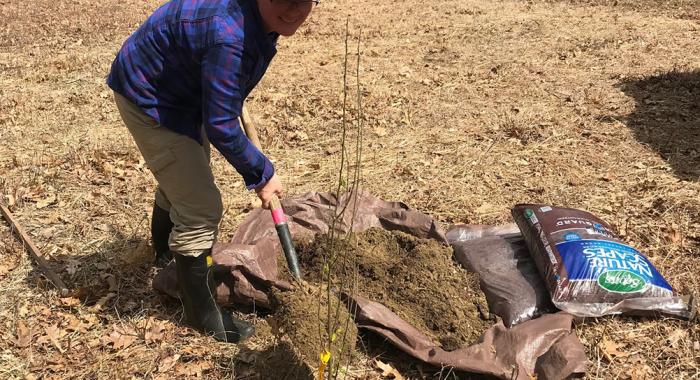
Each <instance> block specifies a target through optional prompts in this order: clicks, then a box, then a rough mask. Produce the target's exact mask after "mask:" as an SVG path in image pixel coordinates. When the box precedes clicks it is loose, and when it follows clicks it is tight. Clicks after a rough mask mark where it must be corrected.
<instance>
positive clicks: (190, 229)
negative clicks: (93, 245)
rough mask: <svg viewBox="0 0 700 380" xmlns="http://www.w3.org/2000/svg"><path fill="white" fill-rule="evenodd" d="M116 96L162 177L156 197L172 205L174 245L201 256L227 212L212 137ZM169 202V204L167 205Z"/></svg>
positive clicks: (174, 248)
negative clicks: (186, 130) (200, 136)
mask: <svg viewBox="0 0 700 380" xmlns="http://www.w3.org/2000/svg"><path fill="white" fill-rule="evenodd" d="M114 96H115V102H116V103H117V108H118V109H119V113H120V114H121V116H122V120H124V124H126V126H127V128H128V129H129V132H130V133H131V135H132V136H133V138H134V141H135V142H136V145H137V146H138V148H139V150H140V151H141V154H142V155H143V158H144V160H145V161H146V164H147V165H148V167H149V169H150V170H151V172H152V173H153V176H154V177H155V178H156V181H157V182H158V190H157V194H156V203H157V204H158V206H160V207H161V208H163V209H166V210H167V209H169V210H170V219H171V220H172V222H173V224H174V227H173V230H172V232H171V233H170V240H169V243H168V244H169V247H170V250H172V251H174V252H176V253H178V254H181V255H185V256H197V255H199V254H200V253H201V252H202V251H203V250H207V249H210V248H211V247H212V246H213V244H214V241H216V236H217V233H218V228H219V222H220V221H221V216H222V213H223V204H222V202H221V193H220V192H219V189H218V188H217V187H216V184H215V183H214V176H213V174H212V172H211V168H210V166H209V143H208V142H207V141H205V142H204V144H203V145H200V144H199V143H198V142H197V141H195V140H193V139H191V138H189V137H187V136H185V135H181V134H179V133H176V132H173V131H171V130H169V129H167V128H165V127H162V126H160V125H159V124H158V123H157V122H156V121H155V120H154V119H153V118H151V117H150V116H148V115H146V114H145V113H144V112H143V111H141V109H139V108H138V107H137V106H136V105H134V104H133V103H131V102H130V101H128V100H127V99H126V98H124V97H123V96H121V95H119V94H117V93H115V94H114ZM165 206H168V207H165Z"/></svg>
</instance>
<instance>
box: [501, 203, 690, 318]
mask: <svg viewBox="0 0 700 380" xmlns="http://www.w3.org/2000/svg"><path fill="white" fill-rule="evenodd" d="M512 214H513V217H514V218H515V221H516V223H517V224H518V227H519V228H520V231H521V232H522V234H523V237H524V238H525V241H526V242H527V246H528V249H529V250H530V254H531V255H532V256H533V259H534V260H535V263H536V264H537V268H538V270H539V272H540V274H541V275H542V277H543V278H544V280H545V282H546V284H547V288H548V290H549V293H550V295H551V297H552V302H553V303H554V305H555V306H556V307H558V308H559V309H561V310H564V311H566V312H569V313H571V314H573V315H576V316H580V317H599V316H602V315H607V314H619V313H630V314H646V313H649V312H660V313H664V314H669V315H674V316H678V317H681V318H688V319H690V318H691V317H693V315H691V314H693V313H691V311H692V308H691V307H690V305H689V303H688V302H686V300H684V299H683V298H681V297H677V296H675V295H674V292H673V289H671V286H670V285H669V284H668V282H666V280H665V279H664V278H663V276H661V275H660V274H659V272H658V271H657V270H656V268H654V266H653V265H652V264H651V262H650V261H649V260H648V259H647V258H646V257H645V256H644V255H642V254H641V253H639V251H637V250H636V249H634V248H632V247H630V246H629V245H626V244H624V243H623V242H622V241H621V240H620V239H619V238H618V237H617V236H616V235H615V233H614V232H613V231H612V229H611V227H610V226H609V225H608V224H607V223H605V222H603V221H602V220H600V219H598V218H597V217H595V216H594V215H593V214H590V213H588V212H585V211H581V210H576V209H570V208H560V207H554V206H548V205H541V204H519V205H516V206H515V207H514V208H513V209H512Z"/></svg>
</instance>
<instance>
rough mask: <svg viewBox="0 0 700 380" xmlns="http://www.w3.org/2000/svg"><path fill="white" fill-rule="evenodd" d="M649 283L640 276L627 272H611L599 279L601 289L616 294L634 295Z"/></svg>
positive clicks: (604, 273)
mask: <svg viewBox="0 0 700 380" xmlns="http://www.w3.org/2000/svg"><path fill="white" fill-rule="evenodd" d="M646 284H647V282H646V281H645V280H644V279H643V278H642V277H641V276H639V275H638V274H635V273H632V272H630V271H626V270H610V271H607V272H603V273H602V274H601V275H600V276H599V277H598V285H600V287H601V288H603V289H605V290H607V291H610V292H615V293H634V292H638V291H640V290H642V289H644V287H645V286H646Z"/></svg>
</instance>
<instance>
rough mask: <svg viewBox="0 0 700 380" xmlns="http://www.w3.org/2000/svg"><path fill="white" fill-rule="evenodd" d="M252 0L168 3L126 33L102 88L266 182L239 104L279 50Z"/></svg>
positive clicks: (268, 170)
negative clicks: (204, 141) (204, 143)
mask: <svg viewBox="0 0 700 380" xmlns="http://www.w3.org/2000/svg"><path fill="white" fill-rule="evenodd" d="M276 41H277V35H275V34H267V33H266V32H265V30H264V27H263V24H262V19H261V16H260V13H259V11H258V8H257V3H256V1H255V0H172V1H170V2H168V3H166V4H165V5H163V6H161V7H160V8H158V9H157V10H156V11H155V12H154V13H153V14H152V15H151V16H150V17H149V18H148V19H147V20H146V22H145V23H144V24H143V25H141V27H140V28H138V30H136V32H134V34H132V35H131V36H130V37H129V38H128V39H127V40H126V42H124V45H123V46H122V48H121V50H120V51H119V53H118V54H117V57H116V59H115V60H114V62H113V63H112V69H111V71H110V73H109V76H108V78H107V84H108V85H109V87H110V88H112V89H113V90H114V91H116V92H117V93H119V94H121V95H123V96H124V97H126V98H127V99H129V100H130V101H131V102H133V103H134V104H136V105H137V106H139V107H140V108H141V109H142V110H143V111H144V112H145V113H146V114H148V115H149V116H151V117H153V118H154V119H155V120H156V121H158V123H160V125H162V126H164V127H166V128H169V129H171V130H173V131H175V132H178V133H181V134H183V135H187V136H189V137H191V138H193V139H195V140H197V141H198V142H199V143H200V144H201V143H202V136H201V130H202V125H204V130H205V131H206V134H207V137H208V138H209V141H210V142H211V143H212V145H214V146H215V147H216V149H218V150H219V152H221V153H222V154H223V155H224V157H226V159H227V160H228V162H230V163H231V164H232V165H233V166H234V168H235V169H236V170H237V171H238V172H239V173H240V174H241V175H242V176H243V179H244V181H245V183H246V186H247V187H248V189H252V188H256V187H259V186H262V185H264V184H265V183H267V181H268V180H269V179H270V177H272V175H273V173H274V168H273V166H272V163H271V162H270V160H268V159H267V157H265V155H264V154H262V152H260V151H259V150H258V149H257V148H256V147H255V146H254V145H253V144H252V143H251V142H250V140H249V139H248V138H247V137H246V136H245V134H244V132H243V131H242V129H241V127H240V125H239V122H238V116H239V115H240V114H241V109H242V106H243V101H244V100H245V98H246V97H247V96H248V94H249V93H250V91H251V90H252V89H253V88H254V87H255V85H256V84H257V83H258V82H259V81H260V79H261V78H262V76H263V74H265V71H266V70H267V67H268V65H269V64H270V61H271V60H272V58H273V57H274V55H275V53H276V52H277V50H276V48H275V45H276Z"/></svg>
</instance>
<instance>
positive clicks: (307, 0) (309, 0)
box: [274, 0, 321, 8]
mask: <svg viewBox="0 0 700 380" xmlns="http://www.w3.org/2000/svg"><path fill="white" fill-rule="evenodd" d="M274 2H275V3H279V4H280V5H281V6H283V7H288V8H296V7H301V6H303V5H306V4H311V5H318V3H320V2H321V0H274Z"/></svg>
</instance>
